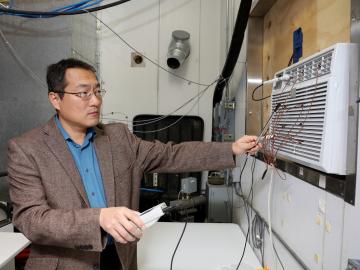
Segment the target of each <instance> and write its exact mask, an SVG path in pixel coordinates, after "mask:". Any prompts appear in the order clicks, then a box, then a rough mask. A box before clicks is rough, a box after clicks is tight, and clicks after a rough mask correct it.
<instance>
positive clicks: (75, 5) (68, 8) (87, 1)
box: [51, 0, 93, 12]
mask: <svg viewBox="0 0 360 270" xmlns="http://www.w3.org/2000/svg"><path fill="white" fill-rule="evenodd" d="M91 1H93V0H84V1H81V2H78V3H74V4H71V5H67V6H64V7H59V8H56V9H53V10H51V11H52V12H57V11H69V10H72V9H73V8H77V7H79V6H82V5H84V4H87V3H89V2H91Z"/></svg>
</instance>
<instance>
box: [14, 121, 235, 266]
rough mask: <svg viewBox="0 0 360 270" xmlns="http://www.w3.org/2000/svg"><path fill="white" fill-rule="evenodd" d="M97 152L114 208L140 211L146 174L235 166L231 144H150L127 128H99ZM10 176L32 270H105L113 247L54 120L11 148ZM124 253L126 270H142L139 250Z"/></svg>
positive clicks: (132, 246)
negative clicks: (104, 254)
mask: <svg viewBox="0 0 360 270" xmlns="http://www.w3.org/2000/svg"><path fill="white" fill-rule="evenodd" d="M94 145H95V149H96V154H97V157H98V160H99V165H100V170H101V174H102V177H103V182H104V189H105V193H106V199H107V203H108V206H109V207H113V206H126V207H128V208H131V209H135V210H136V209H138V204H139V188H140V181H141V178H142V176H143V174H144V172H184V171H201V170H209V169H222V168H226V167H232V166H234V160H233V155H232V151H231V144H230V143H204V142H188V143H182V144H177V145H174V144H171V143H168V144H162V143H160V142H147V141H143V140H140V139H139V138H137V137H136V136H135V135H133V134H132V133H131V132H129V130H128V129H127V127H126V126H125V125H123V124H109V125H99V126H97V127H96V137H95V139H94ZM8 173H9V180H10V196H11V200H12V202H13V206H14V215H13V223H14V225H15V226H16V227H17V228H18V229H19V230H20V231H21V232H22V233H23V234H24V235H25V236H26V237H27V238H28V239H29V240H30V241H31V242H32V248H31V254H30V258H29V259H28V262H27V264H26V268H25V269H28V270H43V269H44V270H45V269H46V270H52V269H60V270H63V269H66V270H71V269H73V270H90V269H99V259H100V252H101V251H102V250H103V248H104V246H105V243H106V234H104V233H103V231H102V230H101V228H100V225H99V213H100V209H95V208H89V201H88V199H87V196H86V193H85V190H84V187H83V184H82V181H81V177H80V174H79V172H78V170H77V167H76V165H75V162H74V160H73V158H72V155H71V152H70V151H69V150H68V148H67V145H66V142H65V141H64V139H63V137H62V135H61V133H60V131H59V130H58V129H57V127H56V124H55V122H54V120H53V119H51V120H50V121H49V122H48V123H47V124H46V125H45V126H43V127H40V128H36V129H33V130H31V131H29V132H27V133H25V134H23V135H22V136H20V137H18V138H15V139H12V140H10V142H9V148H8ZM116 247H117V252H118V255H119V258H120V261H121V264H122V269H123V270H134V269H136V268H137V266H136V243H132V244H127V245H122V244H118V243H117V244H116Z"/></svg>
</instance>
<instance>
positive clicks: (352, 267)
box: [346, 259, 360, 270]
mask: <svg viewBox="0 0 360 270" xmlns="http://www.w3.org/2000/svg"><path fill="white" fill-rule="evenodd" d="M346 270H360V260H355V259H349V260H348V266H347V267H346Z"/></svg>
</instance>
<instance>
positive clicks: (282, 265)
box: [265, 226, 285, 270]
mask: <svg viewBox="0 0 360 270" xmlns="http://www.w3.org/2000/svg"><path fill="white" fill-rule="evenodd" d="M265 228H266V230H267V232H268V233H269V228H268V226H265ZM272 246H273V249H274V251H275V255H276V257H277V259H278V261H279V263H280V265H281V268H282V269H283V270H285V267H284V264H283V262H282V261H281V259H280V256H279V254H278V253H277V250H276V248H275V244H274V243H272Z"/></svg>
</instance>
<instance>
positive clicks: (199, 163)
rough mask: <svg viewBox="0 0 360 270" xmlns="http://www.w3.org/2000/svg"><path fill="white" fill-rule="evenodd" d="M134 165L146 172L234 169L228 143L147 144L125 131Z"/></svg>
mask: <svg viewBox="0 0 360 270" xmlns="http://www.w3.org/2000/svg"><path fill="white" fill-rule="evenodd" d="M126 134H127V140H128V143H129V145H131V147H132V149H133V153H134V155H135V156H136V162H137V164H138V165H139V166H140V167H141V168H142V169H143V170H144V171H147V172H167V173H173V172H193V171H202V170H220V169H225V168H231V167H234V166H235V161H234V157H233V152H232V147H231V144H232V143H231V142H184V143H180V144H174V143H172V142H169V143H166V144H164V143H161V142H159V141H154V142H149V141H145V140H141V139H140V138H138V137H136V136H135V135H134V134H132V133H131V132H129V131H128V132H127V133H126Z"/></svg>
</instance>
